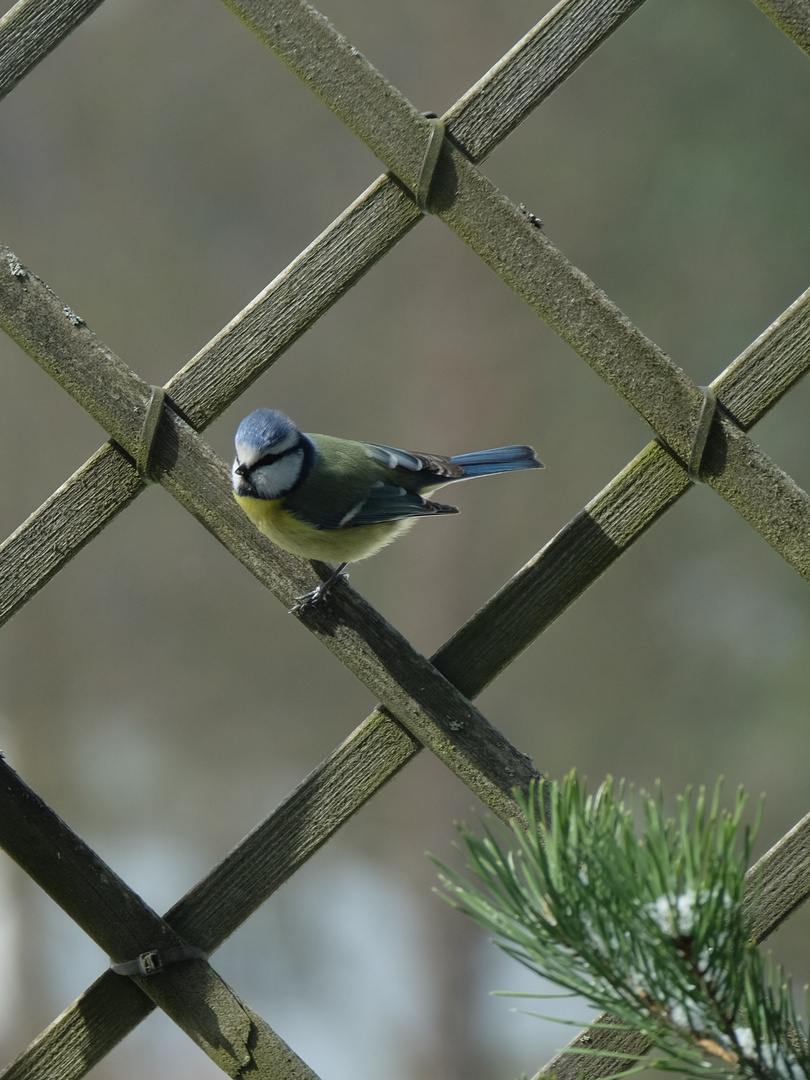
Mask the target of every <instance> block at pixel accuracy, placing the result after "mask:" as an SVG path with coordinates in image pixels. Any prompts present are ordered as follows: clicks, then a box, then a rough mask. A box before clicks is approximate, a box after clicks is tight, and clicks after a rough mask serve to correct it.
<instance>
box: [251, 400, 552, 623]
mask: <svg viewBox="0 0 810 1080" xmlns="http://www.w3.org/2000/svg"><path fill="white" fill-rule="evenodd" d="M234 441H235V446H236V457H235V459H234V462H233V468H232V471H231V478H232V483H233V493H234V496H235V498H236V501H237V503H238V504H239V505H240V506H241V508H242V509H243V510H244V512H245V513H246V514H247V516H248V517H249V518H250V520H251V521H252V522H253V524H254V525H256V527H257V528H258V529H259V530H260V531H261V532H262V533H264V534H265V536H268V537H269V538H270V539H271V540H272V541H273V543H275V544H277V545H278V546H279V547H281V548H283V549H284V550H285V551H289V552H292V554H294V555H301V556H303V557H304V558H307V559H320V560H322V561H325V562H331V563H337V564H338V565H337V568H336V569H335V570H334V572H333V573H332V574H331V576H330V577H328V578H327V579H326V580H325V581H324V582H322V583H321V584H320V585H319V586H318V587H317V588H316V589H313V590H312V592H310V593H306V594H305V595H304V596H299V597H296V603H295V606H294V607H293V608H291V609H290V610H291V611H292V612H296V611H300V610H301V609H303V608H305V607H307V606H309V605H311V604H315V603H318V602H319V601H320V600H322V599H323V598H324V597H325V596H326V595H327V593H328V592H329V590H330V589H331V588H332V586H333V585H334V584H335V582H336V581H338V580H339V579H340V578H341V577H345V576H346V575H345V574H344V573H343V572H344V570H345V569H346V567H347V566H348V564H349V563H350V562H356V561H358V560H360V559H366V558H368V557H369V556H370V555H374V554H375V553H376V552H377V551H379V550H380V548H383V547H385V545H386V544H390V543H391V541H392V540H395V539H396V538H397V537H398V536H400V535H401V534H402V533H403V532H405V531H406V530H407V529H409V528H410V527H411V525H413V523H414V522H415V521H416V519H417V518H421V517H436V516H443V515H445V514H457V513H458V508H457V507H455V506H449V505H447V504H445V503H440V502H433V501H432V500H431V499H430V498H429V496H431V495H432V494H433V493H434V492H435V491H436V490H438V489H439V488H441V487H444V486H445V485H446V484H453V483H457V482H458V481H460V480H467V479H469V478H471V477H474V476H486V475H488V474H490V473H501V472H514V471H516V470H518V469H542V468H543V463H542V462H541V461H539V460H538V458H537V455H536V454H535V452H534V450H533V449H532V447H531V446H500V447H496V448H495V449H493V450H478V451H475V452H474V453H471V454H458V455H456V456H455V457H443V456H441V455H439V454H424V453H417V452H415V451H410V450H397V449H395V448H394V447H392V446H384V445H383V444H381V443H372V442H355V441H353V440H351V439H341V438H337V437H335V436H333V435H314V434H305V433H304V432H302V431H299V429H298V428H297V427H296V426H295V424H294V423H293V422H292V420H290V418H289V417H288V416H285V414H284V413H282V412H279V411H278V410H277V409H256V411H255V412H252V413H251V414H250V415H249V416H246V417H245V419H244V420H243V421H242V422H241V424H240V425H239V427H238V428H237V431H236V437H235V440H234Z"/></svg>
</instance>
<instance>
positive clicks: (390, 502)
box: [318, 480, 458, 529]
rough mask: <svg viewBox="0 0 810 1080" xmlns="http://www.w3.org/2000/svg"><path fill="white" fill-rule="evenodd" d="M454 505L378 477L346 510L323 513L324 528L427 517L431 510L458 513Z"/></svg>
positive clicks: (319, 522)
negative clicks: (426, 496) (332, 513)
mask: <svg viewBox="0 0 810 1080" xmlns="http://www.w3.org/2000/svg"><path fill="white" fill-rule="evenodd" d="M457 513H458V508H457V507H455V506H445V505H444V504H443V503H437V502H429V501H428V500H427V499H423V498H422V496H421V495H418V494H417V493H416V492H415V491H406V490H405V488H403V487H399V486H397V485H396V484H386V483H385V482H384V481H383V480H378V481H377V482H376V483H375V484H372V486H371V487H370V488H369V490H368V492H367V494H366V495H365V496H364V498H362V499H360V500H358V502H357V503H355V505H354V506H352V507H350V508H349V509H348V510H347V511H346V512H345V513H344V514H342V515H341V516H338V515H337V514H334V515H329V516H328V517H320V518H319V521H318V525H319V527H320V528H322V529H351V528H354V527H356V526H358V525H379V524H381V523H383V522H386V521H401V520H402V518H410V517H427V516H429V515H431V514H457Z"/></svg>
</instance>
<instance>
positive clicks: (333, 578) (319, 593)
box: [289, 566, 349, 615]
mask: <svg viewBox="0 0 810 1080" xmlns="http://www.w3.org/2000/svg"><path fill="white" fill-rule="evenodd" d="M348 579H349V575H348V574H344V573H343V567H342V566H341V567H338V569H337V570H336V571H335V572H334V573H333V574H331V575H330V576H329V577H328V578H327V579H326V581H322V582H321V583H320V585H318V586H317V587H316V588H314V589H312V591H311V592H308V593H304V595H303V596H296V598H295V603H294V604H293V606H292V607H291V608H290V612H289V613H290V615H297V614H298V613H299V612H300V611H304V610H305V609H306V608H310V607H314V605H315V604H317V603H319V602H320V601H321V600H323V598H324V597H325V596H326V594H327V593H328V592H329V590H330V589H331V588H332V586H333V585H334V584H335V582H337V581H340V580H343V581H348Z"/></svg>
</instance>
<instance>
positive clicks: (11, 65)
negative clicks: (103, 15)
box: [0, 0, 102, 99]
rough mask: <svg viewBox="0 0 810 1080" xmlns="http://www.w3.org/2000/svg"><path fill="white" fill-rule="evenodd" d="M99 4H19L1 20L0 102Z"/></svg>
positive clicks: (49, 0) (34, 0) (97, 0)
mask: <svg viewBox="0 0 810 1080" xmlns="http://www.w3.org/2000/svg"><path fill="white" fill-rule="evenodd" d="M101 2H102V0H19V3H17V4H15V5H14V7H12V8H10V9H9V10H8V11H7V12H6V13H5V15H3V17H2V18H0V99H2V98H4V97H5V96H6V94H7V93H8V92H9V91H10V90H13V89H14V87H15V86H16V85H17V83H18V82H19V81H20V80H21V79H23V78H25V76H26V75H27V74H28V72H29V71H31V69H32V68H34V67H35V66H36V65H37V64H38V63H39V62H40V60H44V58H45V57H46V56H47V55H48V53H49V52H51V51H52V50H53V49H55V48H56V46H57V45H59V44H61V42H62V41H64V39H65V38H66V37H67V35H68V34H69V33H71V31H73V30H75V29H76V27H77V26H78V25H79V23H80V22H82V21H83V20H84V19H86V18H87V16H88V15H91V14H92V13H93V12H94V11H95V10H96V8H97V7H99V6H100V4H101Z"/></svg>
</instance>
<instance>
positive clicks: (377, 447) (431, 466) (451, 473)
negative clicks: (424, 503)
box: [363, 443, 464, 486]
mask: <svg viewBox="0 0 810 1080" xmlns="http://www.w3.org/2000/svg"><path fill="white" fill-rule="evenodd" d="M363 447H364V449H365V451H366V453H367V454H368V456H369V457H370V458H371V459H372V460H373V461H378V462H379V463H380V464H381V465H387V466H388V468H389V469H408V470H409V471H410V472H414V473H419V472H423V473H426V474H427V475H426V477H425V480H426V481H427V483H426V484H425V486H428V483H429V481H430V480H434V479H438V480H460V479H461V478H462V477H463V476H464V469H463V468H461V466H459V465H455V464H454V463H453V462H452V461H451V460H450V458H448V457H442V456H441V455H440V454H422V453H416V452H415V451H413V450H397V449H396V448H395V447H393V446H383V444H382V443H363Z"/></svg>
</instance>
